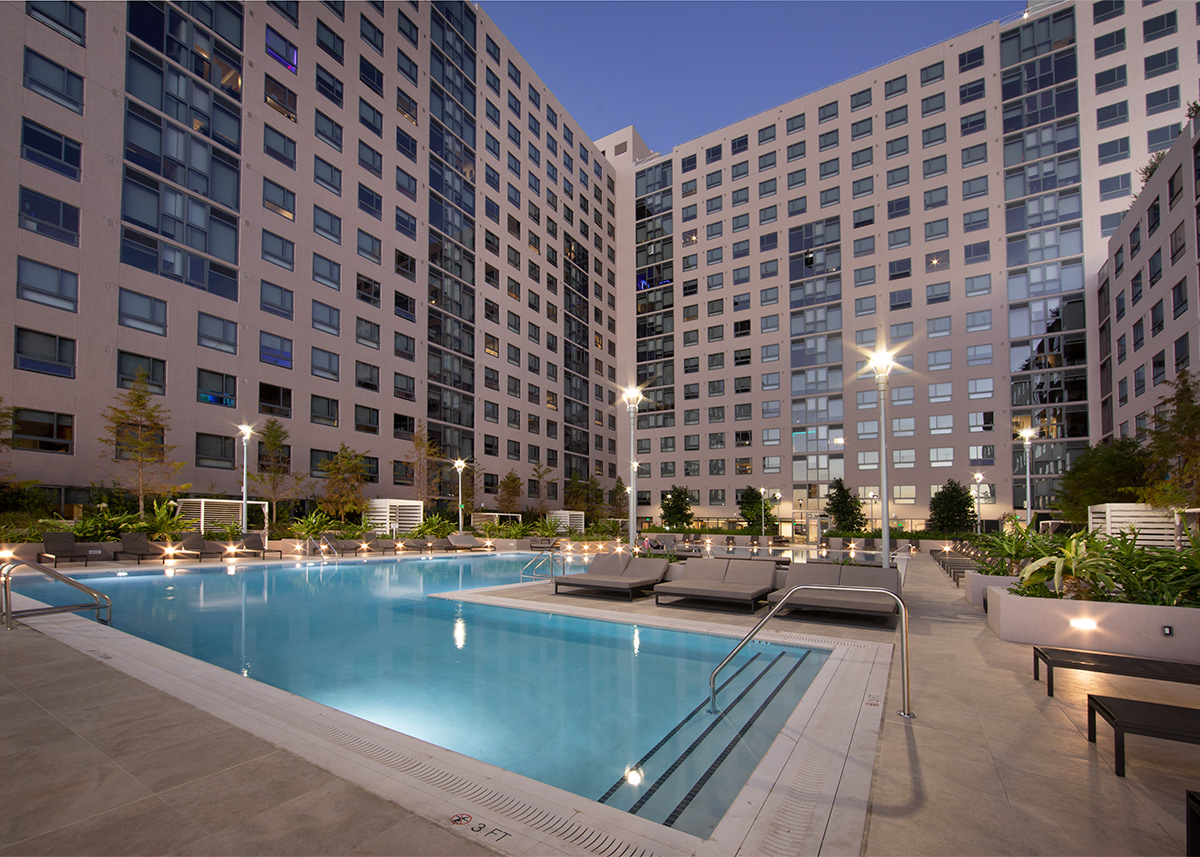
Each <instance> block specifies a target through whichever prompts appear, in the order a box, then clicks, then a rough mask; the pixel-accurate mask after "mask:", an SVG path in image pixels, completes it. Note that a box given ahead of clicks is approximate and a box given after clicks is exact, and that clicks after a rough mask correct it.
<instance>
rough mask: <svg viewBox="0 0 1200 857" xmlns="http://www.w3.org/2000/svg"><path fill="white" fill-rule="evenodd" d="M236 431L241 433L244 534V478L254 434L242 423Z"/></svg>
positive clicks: (244, 527)
mask: <svg viewBox="0 0 1200 857" xmlns="http://www.w3.org/2000/svg"><path fill="white" fill-rule="evenodd" d="M238 431H240V432H241V433H242V535H245V534H246V479H247V475H248V473H249V462H250V435H252V434H254V429H253V427H251V426H248V425H245V424H242V425H240V426H238Z"/></svg>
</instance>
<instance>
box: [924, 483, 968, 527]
mask: <svg viewBox="0 0 1200 857" xmlns="http://www.w3.org/2000/svg"><path fill="white" fill-rule="evenodd" d="M925 526H926V528H928V529H929V530H930V531H932V532H935V533H969V532H971V531H972V530H974V529H975V497H974V495H973V494H972V493H971V489H970V487H969V486H967V485H964V484H962V483H961V482H956V481H955V480H953V479H947V480H946V484H945V485H943V486H942V487H941V488H939V489H938V490H937V493H936V494H934V495H933V497H931V498H930V500H929V520H928V521H926V522H925Z"/></svg>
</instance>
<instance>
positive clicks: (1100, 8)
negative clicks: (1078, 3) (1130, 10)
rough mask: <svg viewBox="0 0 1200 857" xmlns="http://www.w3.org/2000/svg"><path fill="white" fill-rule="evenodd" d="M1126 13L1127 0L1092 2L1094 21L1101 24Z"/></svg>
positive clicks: (1099, 0)
mask: <svg viewBox="0 0 1200 857" xmlns="http://www.w3.org/2000/svg"><path fill="white" fill-rule="evenodd" d="M1124 14H1125V0H1098V2H1096V3H1093V4H1092V23H1094V24H1099V23H1101V22H1102V21H1107V20H1109V19H1110V18H1116V17H1119V16H1121V15H1124Z"/></svg>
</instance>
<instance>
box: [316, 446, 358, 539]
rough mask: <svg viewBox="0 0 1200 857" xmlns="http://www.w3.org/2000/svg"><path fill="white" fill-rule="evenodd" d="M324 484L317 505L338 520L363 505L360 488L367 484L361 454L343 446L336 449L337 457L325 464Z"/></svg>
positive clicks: (341, 519) (343, 518)
mask: <svg viewBox="0 0 1200 857" xmlns="http://www.w3.org/2000/svg"><path fill="white" fill-rule="evenodd" d="M325 474H326V476H325V485H324V487H323V488H322V491H321V495H320V496H319V497H318V498H317V504H318V505H319V506H320V507H321V510H322V511H323V512H325V513H326V514H327V515H329V516H331V517H335V518H337V519H338V520H339V521H345V520H346V516H347V515H349V514H352V513H354V512H359V513H361V512H362V510H363V509H365V508H366V506H367V500H366V498H365V497H363V486H364V485H365V484H366V483H367V462H366V461H365V460H364V457H363V454H362V453H361V452H355V451H354V450H353V449H350V447H348V446H346V444H344V443H343V444H342V445H341V446H339V447H338V451H337V455H335V456H334V457H333V458H330V459H328V460H327V461H326V462H325Z"/></svg>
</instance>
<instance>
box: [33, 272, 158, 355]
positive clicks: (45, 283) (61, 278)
mask: <svg viewBox="0 0 1200 857" xmlns="http://www.w3.org/2000/svg"><path fill="white" fill-rule="evenodd" d="M121 293H122V294H124V293H125V290H124V289H122V290H121ZM78 295H79V277H78V275H76V274H73V273H71V272H70V271H64V270H62V269H61V268H55V267H53V266H51V265H45V264H43V263H41V262H35V261H33V260H32V259H25V258H23V257H18V258H17V297H18V298H20V299H21V300H26V301H33V302H34V303H39V304H45V305H46V306H50V307H54V308H55V309H62V310H67V311H68V312H75V311H76V308H77V305H78ZM148 300H149V299H148ZM159 303H161V304H162V326H161V330H159V329H154V330H152V331H151V332H152V333H160V334H161V335H163V336H165V335H166V317H167V315H166V313H167V305H166V303H165V302H163V301H159Z"/></svg>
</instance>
